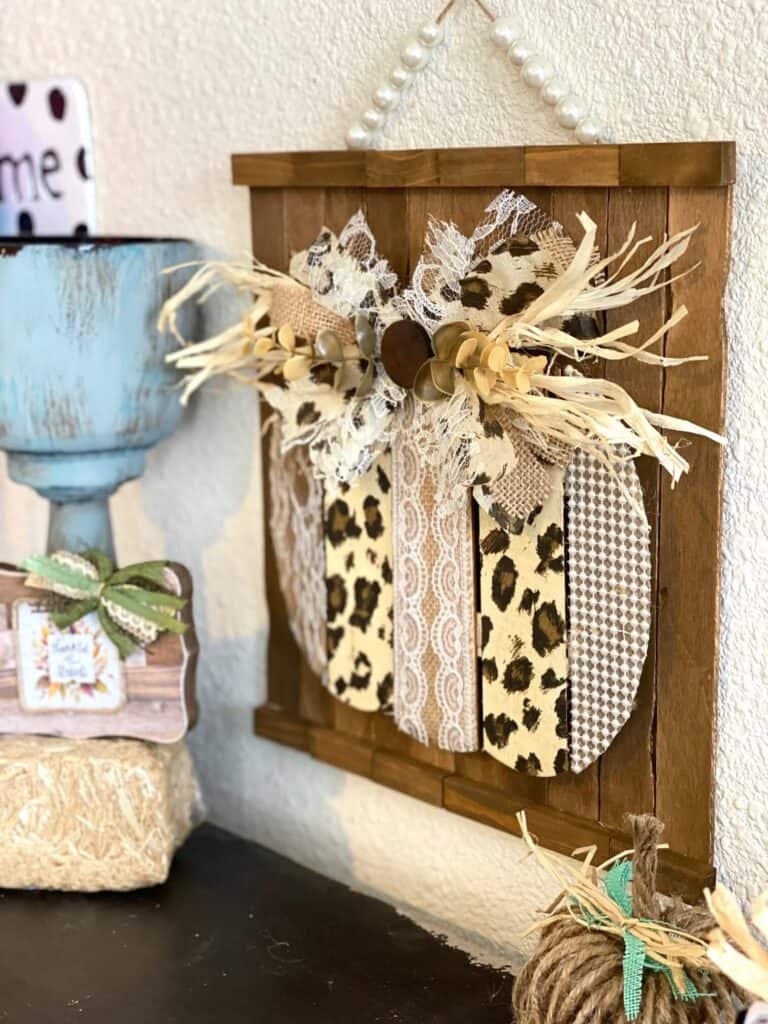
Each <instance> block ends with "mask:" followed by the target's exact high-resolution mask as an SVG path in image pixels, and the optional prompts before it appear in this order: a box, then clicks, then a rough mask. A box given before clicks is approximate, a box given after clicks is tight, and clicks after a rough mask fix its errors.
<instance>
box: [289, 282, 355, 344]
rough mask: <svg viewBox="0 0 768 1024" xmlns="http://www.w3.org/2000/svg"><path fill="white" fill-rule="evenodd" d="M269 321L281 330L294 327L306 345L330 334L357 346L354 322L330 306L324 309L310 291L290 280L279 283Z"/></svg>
mask: <svg viewBox="0 0 768 1024" xmlns="http://www.w3.org/2000/svg"><path fill="white" fill-rule="evenodd" d="M269 317H270V320H271V321H272V323H273V324H274V325H275V326H277V327H279V326H281V325H282V324H290V325H291V327H293V329H294V331H295V332H296V333H297V334H298V335H299V337H301V338H304V339H305V340H306V341H314V340H315V338H316V337H317V335H318V334H319V333H320V332H321V331H324V330H330V331H333V332H334V333H335V334H337V335H338V337H339V338H340V339H341V340H342V341H343V342H345V343H347V344H349V345H354V344H355V331H354V327H353V326H352V323H351V321H349V320H348V319H345V318H344V317H343V316H340V315H339V314H338V313H335V312H334V311H333V310H332V309H329V308H328V307H327V306H321V305H320V303H319V302H316V301H315V299H314V298H313V297H312V292H311V291H310V289H309V288H304V287H302V286H301V285H300V284H296V283H293V282H291V281H290V280H285V281H279V282H278V283H277V284H275V285H274V286H273V288H272V302H271V305H270V308H269Z"/></svg>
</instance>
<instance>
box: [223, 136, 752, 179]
mask: <svg viewBox="0 0 768 1024" xmlns="http://www.w3.org/2000/svg"><path fill="white" fill-rule="evenodd" d="M735 176H736V145H735V143H733V142H655V143H630V144H624V145H609V146H513V147H508V146H502V147H481V148H475V149H410V150H377V151H373V150H369V151H362V152H361V151H350V150H327V151H324V152H295V153H239V154H235V155H234V156H233V157H232V180H233V182H234V184H235V185H247V186H248V187H250V188H306V187H317V188H435V187H438V188H439V187H448V188H478V187H479V188H482V187H486V186H489V187H495V186H499V187H502V186H507V185H517V186H520V185H546V186H553V187H554V186H564V187H568V186H574V187H580V188H585V187H602V188H605V187H622V186H624V187H630V186H634V187H643V186H663V187H676V188H713V187H718V186H724V185H730V184H732V182H733V181H734V179H735Z"/></svg>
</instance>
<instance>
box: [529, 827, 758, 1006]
mask: <svg viewBox="0 0 768 1024" xmlns="http://www.w3.org/2000/svg"><path fill="white" fill-rule="evenodd" d="M519 820H520V824H521V828H522V831H523V837H524V838H525V840H526V842H527V843H528V845H529V847H530V848H531V849H532V850H533V851H534V852H535V854H536V856H537V857H539V859H540V860H541V861H542V863H543V864H544V866H545V867H546V868H547V869H548V870H549V871H550V873H551V874H552V875H553V876H554V877H555V878H556V880H557V881H558V883H560V884H561V886H562V890H563V891H562V893H561V895H560V896H559V897H558V899H557V901H556V903H555V904H554V906H553V907H552V908H551V909H550V911H549V912H548V914H547V916H546V918H545V920H544V921H542V922H541V923H540V924H539V925H536V926H534V927H541V928H542V929H543V930H542V934H541V938H540V940H539V944H538V946H537V947H536V950H535V952H534V954H533V956H532V957H531V959H530V960H529V962H528V963H527V964H526V966H525V967H524V969H523V971H522V972H521V974H520V976H519V977H518V979H517V981H516V982H515V987H514V990H513V995H512V1008H513V1011H514V1014H515V1020H516V1021H517V1024H627V1021H636V1022H637V1024H732V1022H734V1021H735V1020H736V1016H737V1012H738V1009H739V1007H740V1006H741V1000H742V993H741V991H740V989H739V988H738V987H737V986H736V985H734V984H733V983H732V982H731V981H730V979H729V978H727V977H726V976H725V975H724V974H722V973H721V972H720V971H719V970H718V969H717V968H716V967H715V966H714V965H713V964H712V963H711V961H709V960H708V958H707V943H706V937H707V935H708V934H709V932H710V931H711V930H712V927H713V925H714V921H713V919H712V918H711V916H710V915H709V913H708V912H707V911H706V910H705V909H704V908H703V907H701V908H699V907H689V906H686V904H684V903H683V902H682V901H681V900H664V901H662V900H661V899H660V898H659V896H658V894H657V892H656V867H657V860H658V849H659V847H658V838H659V835H660V833H661V830H662V828H663V826H662V824H661V822H659V821H658V820H657V819H656V818H653V817H651V816H650V815H641V816H637V817H632V818H631V819H630V820H631V824H632V832H633V839H634V851H627V852H628V853H629V852H631V853H632V860H631V863H630V862H629V861H628V860H626V859H625V855H619V857H614V858H612V859H611V860H610V861H606V863H605V864H602V865H600V867H599V868H595V867H593V866H592V864H591V859H592V857H593V856H594V850H592V851H591V852H590V853H589V855H588V856H587V859H586V860H585V861H584V863H582V864H581V865H580V867H579V869H570V868H564V867H563V866H562V864H561V862H560V861H556V860H555V858H553V857H550V856H548V855H546V854H545V853H544V851H541V850H539V849H538V848H537V847H536V846H535V844H534V842H533V840H532V839H531V836H530V834H529V833H528V831H527V828H526V824H525V816H524V815H520V816H519ZM609 867H610V868H611V871H610V872H609V873H608V875H605V876H604V877H603V879H602V880H600V877H599V876H598V872H599V871H603V869H606V868H609ZM630 880H631V889H630V888H629V882H630Z"/></svg>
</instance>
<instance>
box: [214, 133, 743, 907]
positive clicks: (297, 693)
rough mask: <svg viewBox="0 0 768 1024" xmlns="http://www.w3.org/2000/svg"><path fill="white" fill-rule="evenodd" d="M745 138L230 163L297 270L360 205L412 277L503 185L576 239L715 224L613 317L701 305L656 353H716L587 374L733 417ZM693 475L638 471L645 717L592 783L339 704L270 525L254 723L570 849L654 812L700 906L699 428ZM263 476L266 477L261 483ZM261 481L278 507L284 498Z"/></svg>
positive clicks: (709, 628)
mask: <svg viewBox="0 0 768 1024" xmlns="http://www.w3.org/2000/svg"><path fill="white" fill-rule="evenodd" d="M733 165H734V160H733V145H732V144H731V143H674V144H664V145H660V146H613V147H593V148H588V147H551V148H541V147H532V148H528V149H523V148H516V149H509V148H490V149H488V148H486V149H479V150H419V151H415V152H409V153H331V154H328V153H326V154H307V153H299V154H273V155H267V156H264V155H256V156H253V157H235V158H233V170H234V174H235V179H236V181H238V182H240V183H243V184H249V185H250V186H251V209H252V220H253V225H252V226H253V238H254V251H255V253H256V255H257V256H259V258H261V259H263V260H264V261H265V262H267V263H269V264H271V265H272V266H275V267H277V268H278V269H285V268H286V267H287V264H288V260H289V256H290V253H291V252H293V251H296V250H297V249H299V248H302V247H304V246H306V244H307V243H308V242H309V241H311V239H312V238H313V237H314V236H315V235H316V234H317V233H318V232H319V230H320V228H321V227H322V226H323V224H326V225H327V226H329V227H330V228H331V229H332V230H334V231H336V232H339V231H340V230H341V229H342V227H343V226H344V224H345V223H346V221H347V220H348V218H349V217H350V216H351V215H352V214H353V213H355V212H356V210H358V209H363V210H364V212H365V213H366V215H367V218H368V221H369V223H370V226H371V228H372V231H373V233H374V235H375V237H376V240H377V245H378V248H379V251H380V254H381V255H382V256H384V257H386V258H387V259H388V260H389V261H390V262H391V264H392V266H393V268H394V269H395V270H396V272H397V273H398V275H399V277H400V279H401V282H402V281H408V280H409V278H410V274H411V273H412V271H413V268H414V266H415V264H416V261H417V260H418V257H419V255H420V253H421V251H422V247H423V244H424V235H425V229H426V225H427V222H428V218H429V216H430V215H431V216H433V217H435V218H437V219H441V220H453V221H454V222H455V223H456V224H457V226H458V227H459V228H460V229H461V230H462V231H463V232H465V233H466V234H471V233H472V231H473V230H474V228H475V227H476V226H477V224H478V223H480V222H481V221H482V220H483V218H484V210H485V208H486V207H487V205H488V204H489V202H490V201H491V200H492V199H493V198H494V197H495V196H496V195H497V194H498V191H499V189H500V188H501V187H503V186H509V187H513V188H515V189H516V190H517V191H520V192H523V193H524V194H525V195H526V196H528V198H530V199H531V200H533V201H534V202H535V203H537V205H539V206H540V207H542V209H544V210H545V211H546V212H547V213H550V214H551V215H553V216H554V217H555V218H556V219H560V220H561V221H563V223H564V224H565V226H566V228H567V229H568V230H569V231H570V232H571V233H572V234H573V235H574V236H575V238H576V240H577V241H578V239H579V238H580V229H579V228H578V226H577V223H576V221H575V214H576V213H577V212H579V211H580V210H582V209H584V210H586V211H587V212H588V213H590V215H591V216H592V218H593V219H594V220H595V221H596V222H597V223H598V226H599V243H600V246H601V249H602V250H603V251H607V252H612V251H615V249H616V248H617V247H618V246H619V245H620V244H621V242H623V240H624V238H625V237H626V234H627V231H628V230H629V227H630V226H631V224H632V223H633V222H634V221H637V226H638V235H639V236H644V235H653V236H654V238H657V239H658V238H659V237H661V236H662V235H663V234H664V233H665V232H669V233H673V232H675V231H678V230H680V229H681V228H683V227H687V226H690V225H691V224H693V223H697V222H700V223H701V227H700V229H699V231H698V232H697V235H696V236H695V239H694V242H693V245H692V254H691V256H690V258H689V259H688V263H689V264H691V263H694V262H695V261H696V260H697V259H698V260H701V261H702V266H701V267H700V268H699V269H698V270H696V271H694V272H693V273H691V274H690V275H688V276H687V277H685V278H683V279H682V280H681V281H679V282H676V283H675V285H674V291H673V296H672V298H670V297H669V296H668V295H667V294H666V293H657V294H655V295H652V296H648V297H646V298H644V299H642V300H641V301H640V302H639V303H637V304H636V305H635V306H634V307H632V309H631V310H628V311H618V312H616V313H613V314H609V315H608V317H607V325H608V326H609V327H610V326H613V325H616V324H618V323H620V322H624V321H625V320H626V319H627V318H629V317H631V318H634V317H637V318H638V319H639V321H640V332H639V334H638V335H637V338H638V339H639V340H640V339H644V338H645V337H647V335H648V334H649V333H652V332H653V331H655V330H656V329H657V328H658V327H659V326H660V325H661V323H662V322H663V320H664V318H665V317H666V316H668V315H669V313H670V311H671V308H672V305H673V304H674V305H679V304H680V303H685V304H686V305H687V306H688V308H689V310H690V314H689V317H688V319H687V320H686V321H683V323H682V324H680V325H679V326H678V327H676V328H675V329H674V330H673V331H672V332H670V333H669V334H668V335H667V336H666V337H665V338H663V339H661V341H660V342H659V343H658V344H657V350H658V351H662V350H663V351H666V352H667V353H668V354H672V355H688V354H692V353H704V354H707V355H709V360H708V362H706V363H694V364H690V365H688V366H685V367H680V368H675V369H668V370H664V371H662V370H660V369H657V368H654V367H650V366H639V365H638V364H636V363H634V362H631V361H628V362H624V363H611V364H608V365H604V364H602V363H601V364H599V365H597V366H595V367H593V369H592V371H591V372H600V373H604V374H605V375H606V376H607V377H608V379H610V380H612V381H615V382H617V383H619V384H621V385H622V386H624V387H626V388H628V389H630V390H631V392H632V394H633V395H634V397H635V398H636V400H637V401H638V403H639V404H640V405H642V406H644V407H646V408H648V409H652V410H656V411H664V412H666V413H668V414H671V415H676V416H682V417H685V418H689V419H693V420H695V421H697V422H702V423H704V424H705V425H707V426H709V427H712V428H713V429H720V427H721V426H722V408H723V398H724V367H725V343H724V334H723V329H722V318H721V305H722V296H723V291H724V287H725V280H726V274H727V264H728V255H729V253H728V239H729V221H730V189H729V187H728V186H729V185H730V183H731V181H732V180H733ZM683 451H684V453H685V454H686V457H688V458H689V459H690V461H691V464H692V473H691V475H690V477H689V478H688V479H684V480H683V481H682V482H681V483H680V484H679V485H678V486H677V488H675V489H674V490H671V489H670V487H669V482H668V480H667V478H666V477H665V476H664V475H663V474H660V472H659V469H658V466H657V465H656V464H655V463H653V462H651V461H650V460H647V459H643V460H640V462H639V464H638V472H639V475H640V477H641V481H642V484H643V489H644V493H645V500H646V508H647V512H648V516H649V519H650V521H651V524H652V527H653V531H654V532H653V540H652V548H653V550H654V573H655V575H654V583H653V586H654V593H656V594H657V597H658V605H657V609H656V610H655V611H654V617H653V628H652V638H651V645H650V650H649V656H648V660H647V662H646V668H645V672H644V674H643V679H642V682H641V686H640V691H639V694H638V699H637V707H636V710H635V713H634V714H633V716H632V718H631V719H630V721H629V722H628V723H627V725H626V726H625V728H624V729H623V730H622V732H621V733H620V735H619V737H618V738H617V740H616V741H615V743H614V745H613V746H612V747H611V749H610V750H609V751H608V752H607V753H606V754H605V755H604V756H603V757H602V758H601V760H600V762H599V764H597V765H594V766H592V767H591V768H590V769H588V770H587V771H586V772H584V773H582V775H581V776H572V777H565V776H564V777H561V778H556V779H551V780H547V779H538V778H532V777H528V776H522V775H519V774H517V773H515V772H512V771H510V770H508V769H507V768H505V767H504V766H503V765H501V764H500V763H499V762H497V761H495V760H494V759H493V758H491V757H489V756H488V755H486V754H483V753H475V754H463V755H462V754H452V753H448V752H446V751H440V750H437V749H435V748H429V747H426V746H423V745H422V744H419V743H417V742H416V741H415V740H413V739H412V738H410V737H408V736H405V735H404V734H402V733H400V732H399V731H398V729H397V728H396V726H395V724H394V721H393V719H392V718H391V717H390V716H387V715H384V714H366V713H364V712H360V711H356V710H355V709H353V708H350V707H348V706H347V705H344V704H342V703H340V702H339V701H336V700H334V699H333V698H332V697H330V695H329V694H328V693H327V691H325V690H324V689H323V687H322V684H321V682H320V680H318V679H317V678H316V677H314V676H313V675H312V673H311V672H310V671H309V669H308V668H307V666H306V665H305V664H304V661H303V659H302V657H301V656H300V654H299V652H298V650H297V648H296V644H295V642H294V641H293V637H292V635H291V633H290V629H289V628H288V624H287V620H286V616H285V606H284V603H283V601H282V597H281V595H280V591H279V587H278V586H277V582H276V581H277V576H276V567H275V563H274V552H273V551H272V549H271V540H270V538H269V535H268V532H267V538H266V545H265V546H266V551H267V555H266V564H267V598H268V603H269V609H270V621H271V627H270V642H269V657H268V673H269V703H268V705H267V706H266V707H264V708H261V709H259V710H258V711H257V712H256V717H255V730H256V732H257V733H258V734H259V735H261V736H265V737H268V738H270V739H272V740H274V741H276V742H281V743H285V744H287V745H289V746H293V747H295V748H297V749H301V750H306V751H309V752H310V753H311V754H312V755H313V756H314V757H315V758H317V759H319V760H322V761H325V762H327V763H330V764H334V765H336V766H338V767H341V768H344V769H346V770H348V771H352V772H355V773H357V774H360V775H363V776H367V777H370V778H372V779H374V780H375V781H378V782H380V783H382V784H384V785H387V786H390V787H391V788H394V789H397V790H399V791H400V792H403V793H407V794H408V795H410V796H413V797H416V798H418V799H422V800H425V801H426V802H429V803H432V804H434V805H436V806H443V807H445V808H447V809H449V810H451V811H452V812H454V813H457V814H462V815H464V816H466V817H470V818H473V819H475V820H478V821H483V822H485V823H486V824H489V825H492V826H494V827H496V828H501V829H503V830H505V831H508V832H512V833H516V832H517V824H516V822H515V812H516V811H518V810H521V809H527V811H528V820H529V826H530V827H531V830H532V831H533V832H535V833H536V835H537V837H538V839H539V840H540V842H541V843H542V844H543V845H545V846H547V847H549V848H552V849H556V850H559V851H561V852H564V853H567V852H570V851H571V850H572V849H574V848H575V847H578V846H583V845H588V844H591V843H595V844H596V845H597V846H598V851H599V854H604V855H605V856H608V855H609V854H611V855H612V854H614V853H616V852H618V851H619V850H622V849H625V848H626V847H627V846H628V845H629V839H628V836H627V834H626V827H625V822H624V817H625V815H626V814H627V813H628V812H641V811H654V810H655V811H656V813H657V814H658V815H659V816H660V817H661V818H662V819H663V820H665V822H666V827H667V828H666V834H665V838H666V839H668V841H669V842H670V843H671V846H672V850H671V852H670V853H669V854H665V855H664V858H663V862H664V863H663V868H662V882H663V884H664V883H666V887H667V889H668V891H672V892H680V893H682V894H685V895H686V896H688V897H689V898H691V897H695V896H696V895H697V893H699V892H700V891H701V888H702V887H703V885H705V884H707V883H708V882H710V881H711V878H712V868H711V863H712V793H713V768H712V762H713V743H714V740H713V733H714V720H715V685H716V665H717V629H718V576H719V564H720V552H719V529H720V505H721V494H720V492H721V477H722V453H721V452H720V450H719V449H718V448H717V447H716V446H715V445H713V444H712V443H710V442H709V441H705V440H699V439H692V440H688V441H687V442H686V445H685V447H684V449H683ZM265 482H266V478H265ZM268 500H269V498H268V490H267V489H265V501H267V502H268Z"/></svg>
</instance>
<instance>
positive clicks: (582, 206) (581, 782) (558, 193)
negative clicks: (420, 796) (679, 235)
mask: <svg viewBox="0 0 768 1024" xmlns="http://www.w3.org/2000/svg"><path fill="white" fill-rule="evenodd" d="M582 211H586V213H588V214H589V216H590V217H591V218H592V220H593V221H594V222H595V223H596V224H597V240H596V241H597V247H598V249H599V250H600V253H601V254H602V253H605V251H606V245H607V241H608V190H607V189H604V188H568V189H559V188H556V189H553V190H552V216H553V217H554V219H555V220H557V221H559V222H560V223H561V224H562V225H563V227H564V228H565V231H566V233H567V234H568V235H570V237H571V238H572V239H573V241H574V243H575V244H576V245H578V244H579V242H580V241H581V237H582V235H583V230H582V227H581V225H580V224H579V222H578V220H577V219H576V215H577V214H578V213H581V212H582ZM579 369H580V370H581V371H582V373H588V374H590V376H600V375H601V374H602V373H603V370H604V367H603V365H602V363H600V362H594V363H591V364H589V365H587V364H584V363H582V364H581V366H580V367H579ZM549 805H550V807H554V808H556V809H557V810H558V811H567V812H568V813H569V814H577V815H580V816H582V817H585V818H588V819H589V820H590V821H597V820H598V818H599V814H600V773H599V768H598V765H597V764H592V765H590V766H589V768H586V769H585V770H584V771H583V772H581V774H580V775H570V774H568V775H559V776H558V777H557V778H554V779H550V782H549Z"/></svg>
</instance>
